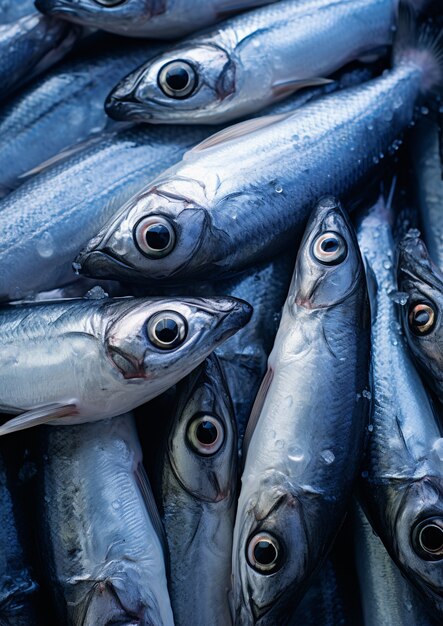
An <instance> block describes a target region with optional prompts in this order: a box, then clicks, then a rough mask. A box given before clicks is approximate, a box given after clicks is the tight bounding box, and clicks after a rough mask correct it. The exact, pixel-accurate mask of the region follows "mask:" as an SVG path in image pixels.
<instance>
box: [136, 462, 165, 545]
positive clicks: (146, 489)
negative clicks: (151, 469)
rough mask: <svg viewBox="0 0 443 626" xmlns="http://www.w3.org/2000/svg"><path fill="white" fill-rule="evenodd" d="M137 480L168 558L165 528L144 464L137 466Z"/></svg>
mask: <svg viewBox="0 0 443 626" xmlns="http://www.w3.org/2000/svg"><path fill="white" fill-rule="evenodd" d="M135 480H136V483H137V486H138V488H139V490H140V494H141V496H142V498H143V502H144V503H145V506H146V508H147V510H148V513H149V518H150V520H151V522H152V525H153V527H154V530H155V532H156V534H157V537H158V538H159V541H160V543H161V545H162V548H163V553H164V555H165V557H166V555H167V547H166V546H167V543H166V535H165V530H164V528H163V524H162V521H161V519H160V513H159V512H158V508H157V504H156V502H155V499H154V494H153V492H152V487H151V483H150V482H149V478H148V475H147V474H146V470H145V468H144V466H143V464H142V463H139V464H138V465H137V468H136V470H135Z"/></svg>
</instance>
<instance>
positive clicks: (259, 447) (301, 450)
mask: <svg viewBox="0 0 443 626" xmlns="http://www.w3.org/2000/svg"><path fill="white" fill-rule="evenodd" d="M368 360H369V321H368V305H367V294H366V280H365V275H364V269H363V264H362V260H361V257H360V253H359V250H358V245H357V241H356V238H355V234H354V233H353V230H352V226H351V225H350V223H349V221H348V218H347V216H346V215H345V213H344V212H343V210H342V209H341V208H340V207H339V206H338V205H337V203H336V201H335V200H334V199H333V198H324V199H323V200H321V201H320V202H319V203H318V205H317V206H316V208H315V209H314V211H313V213H312V215H311V218H310V222H309V224H308V226H307V229H306V233H305V237H304V239H303V241H302V244H301V247H300V250H299V253H298V257H297V262H296V266H295V271H294V276H293V279H292V284H291V287H290V289H289V294H288V298H287V300H286V303H285V306H284V309H283V314H282V319H281V322H280V326H279V329H278V332H277V336H276V339H275V343H274V348H273V350H272V352H271V355H270V357H269V361H268V372H267V374H266V377H265V378H264V380H263V383H262V387H261V389H260V391H259V393H258V396H257V399H256V404H255V405H254V408H253V411H252V414H251V418H250V421H249V423H248V429H247V432H246V436H245V450H246V462H245V467H244V471H243V476H242V487H241V492H240V498H239V503H238V510H237V517H236V521H235V528H234V545H233V551H232V558H233V610H234V614H235V624H238V626H240V625H241V626H249V625H252V624H257V625H260V626H271V625H272V626H274V625H275V624H279V625H280V624H281V625H284V624H288V623H289V620H290V618H291V614H292V613H293V610H294V608H295V606H296V605H297V603H298V602H299V601H300V599H301V597H302V596H303V593H304V592H305V590H306V587H307V586H308V584H309V579H310V578H311V576H312V574H313V573H314V572H315V570H316V569H317V568H318V567H319V566H320V564H321V562H322V560H323V559H324V557H325V555H326V553H327V551H328V550H329V548H330V546H331V544H332V542H333V540H334V537H335V535H336V533H337V531H338V529H339V527H340V524H341V523H342V521H343V519H344V516H345V513H346V507H347V504H348V500H349V497H350V495H351V491H352V486H353V481H354V478H355V476H356V473H357V470H358V467H359V464H360V461H361V454H362V451H363V442H364V434H365V427H366V417H365V416H366V413H367V411H366V407H367V400H366V397H365V395H364V392H365V389H366V385H367V379H368Z"/></svg>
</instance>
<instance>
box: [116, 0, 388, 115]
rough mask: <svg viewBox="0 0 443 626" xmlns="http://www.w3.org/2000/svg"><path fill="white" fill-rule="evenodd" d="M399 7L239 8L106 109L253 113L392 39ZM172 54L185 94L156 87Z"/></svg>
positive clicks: (144, 71) (127, 83) (316, 2)
mask: <svg viewBox="0 0 443 626" xmlns="http://www.w3.org/2000/svg"><path fill="white" fill-rule="evenodd" d="M396 6H397V1H396V0H370V1H369V2H368V1H367V0H345V1H344V2H340V3H338V4H337V3H336V2H333V1H332V2H331V0H304V1H301V2H293V1H292V0H282V1H280V2H278V3H277V4H271V5H269V6H265V7H262V8H259V9H257V10H255V11H252V12H247V13H244V14H242V15H240V16H236V17H234V18H232V19H230V20H227V21H226V22H223V23H221V24H220V25H218V26H217V27H216V28H214V30H212V31H210V32H205V33H204V34H201V35H197V36H195V37H192V38H190V39H187V40H185V41H183V42H181V43H179V44H178V45H177V46H176V47H174V48H173V49H172V50H168V51H166V52H164V53H163V54H160V55H159V56H157V57H156V58H153V59H151V60H149V61H148V62H147V63H145V64H144V65H142V66H141V67H140V68H138V69H137V70H135V71H134V72H132V73H131V74H130V75H129V76H128V77H127V78H126V79H125V80H123V81H121V83H119V84H117V86H116V87H115V88H114V89H113V90H112V92H111V93H110V95H109V97H108V99H107V101H106V105H105V107H106V111H107V113H108V114H109V115H110V116H111V117H113V118H115V119H118V120H131V121H143V122H153V123H171V122H173V123H179V124H199V123H204V124H214V123H225V122H228V121H231V120H234V119H237V118H240V117H243V116H245V115H250V114H253V113H256V112H258V111H260V110H262V109H263V108H264V107H266V106H268V105H270V104H272V103H273V102H275V101H277V100H280V99H281V98H282V97H284V96H288V95H289V94H290V93H292V92H294V91H296V90H297V89H299V88H300V86H305V85H306V84H309V81H311V82H313V80H314V79H318V78H321V77H326V76H329V75H330V74H331V73H332V72H334V71H335V70H337V69H338V68H340V67H342V66H344V65H345V64H346V63H349V62H351V61H352V60H354V59H356V58H358V56H359V55H362V54H363V53H365V52H367V51H368V50H374V49H376V48H381V47H382V46H386V45H389V44H391V43H392V37H393V31H392V27H393V25H394V22H395V17H396ZM319 42H321V44H320V43H319ZM177 61H180V62H181V63H185V65H184V66H183V68H184V70H185V71H188V75H189V77H190V80H195V81H196V87H195V88H194V89H193V91H192V92H191V93H189V95H188V96H186V97H185V96H184V95H183V96H180V97H174V96H173V95H172V96H171V95H167V94H166V93H165V92H164V91H163V89H162V87H161V70H162V68H163V67H165V66H166V65H167V64H168V63H173V62H177ZM186 68H187V70H186Z"/></svg>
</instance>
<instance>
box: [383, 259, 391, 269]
mask: <svg viewBox="0 0 443 626" xmlns="http://www.w3.org/2000/svg"><path fill="white" fill-rule="evenodd" d="M383 267H384V268H385V270H390V269H391V268H392V263H391V261H388V260H385V261H383Z"/></svg>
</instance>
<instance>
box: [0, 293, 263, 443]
mask: <svg viewBox="0 0 443 626" xmlns="http://www.w3.org/2000/svg"><path fill="white" fill-rule="evenodd" d="M251 314H252V309H251V307H250V305H249V304H247V303H246V302H243V301H241V300H237V299H235V298H229V297H226V298H181V299H180V300H177V299H173V298H169V299H167V298H163V299H162V298H160V299H159V298H130V297H129V298H106V297H104V298H101V299H72V300H59V301H54V302H36V303H28V304H20V305H19V304H17V305H10V306H6V307H3V308H2V309H0V344H1V346H2V349H1V355H0V372H1V373H0V389H1V391H0V411H1V412H4V413H10V414H13V415H14V414H15V415H18V417H16V418H13V419H10V420H8V421H7V422H6V423H5V424H3V425H2V426H0V435H5V434H7V433H10V432H14V431H16V430H22V429H24V428H29V427H31V426H36V425H38V424H42V423H47V422H51V423H53V424H81V423H84V422H88V421H94V420H100V419H104V418H106V417H113V416H115V415H119V414H121V413H124V412H127V411H130V410H132V409H134V408H135V407H137V406H140V405H141V404H144V403H145V402H147V401H148V400H150V399H151V398H154V397H155V396H157V395H159V394H161V393H163V392H164V391H166V390H167V389H168V388H169V387H171V386H173V385H174V384H175V383H176V382H178V381H179V380H180V379H181V378H183V377H184V376H186V375H187V374H188V373H189V372H191V371H192V370H193V369H194V368H195V367H197V365H199V364H200V363H201V362H202V361H203V360H204V359H205V358H206V357H207V356H208V355H209V354H210V352H212V350H214V348H215V347H217V346H218V345H219V344H220V343H222V342H223V341H224V340H225V339H228V337H230V336H231V335H233V334H234V332H236V330H239V329H240V328H241V327H242V326H244V325H245V324H246V323H247V322H248V321H249V319H250V317H251Z"/></svg>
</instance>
